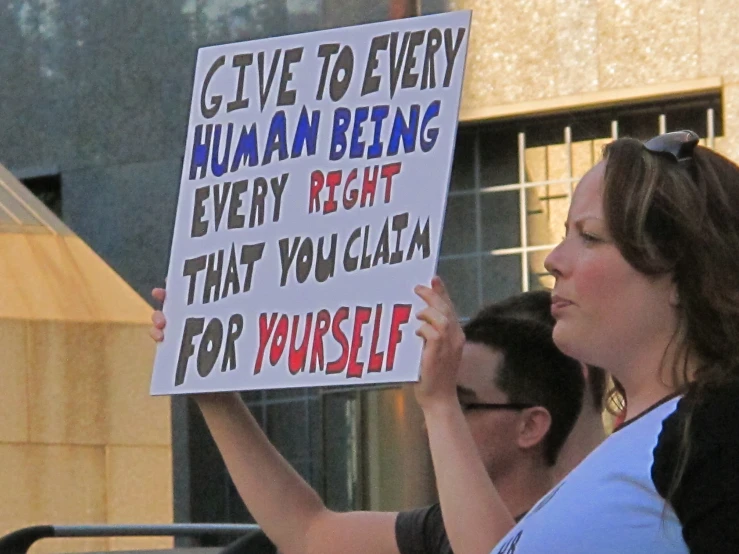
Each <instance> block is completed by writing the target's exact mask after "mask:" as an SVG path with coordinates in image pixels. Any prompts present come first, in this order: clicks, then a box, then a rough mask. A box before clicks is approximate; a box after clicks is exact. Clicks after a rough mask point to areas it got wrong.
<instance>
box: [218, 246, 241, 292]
mask: <svg viewBox="0 0 739 554" xmlns="http://www.w3.org/2000/svg"><path fill="white" fill-rule="evenodd" d="M240 288H241V285H240V284H239V272H238V267H237V264H236V247H235V246H234V245H233V244H232V245H231V254H230V255H229V256H228V267H227V268H226V278H225V279H224V281H223V291H222V296H221V298H226V297H227V296H228V295H229V294H238V293H239V289H240Z"/></svg>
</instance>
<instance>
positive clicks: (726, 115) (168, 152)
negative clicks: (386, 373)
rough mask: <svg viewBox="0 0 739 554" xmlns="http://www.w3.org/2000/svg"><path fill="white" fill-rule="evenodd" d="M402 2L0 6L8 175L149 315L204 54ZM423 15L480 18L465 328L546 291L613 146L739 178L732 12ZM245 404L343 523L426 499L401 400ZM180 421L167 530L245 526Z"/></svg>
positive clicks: (449, 249) (290, 398)
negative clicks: (578, 197) (576, 197)
mask: <svg viewBox="0 0 739 554" xmlns="http://www.w3.org/2000/svg"><path fill="white" fill-rule="evenodd" d="M392 4H393V2H390V3H386V2H370V1H369V0H351V1H350V2H346V1H339V0H280V1H276V0H159V1H156V2H154V1H150V0H127V1H126V2H119V1H115V0H95V1H93V0H64V1H62V0H2V1H0V37H2V40H3V50H2V54H0V124H1V125H2V132H0V163H2V164H3V165H5V166H6V167H8V168H9V169H10V170H11V171H12V172H13V173H14V174H15V175H16V176H17V177H19V178H21V179H22V180H23V181H24V182H25V183H26V184H27V186H29V188H31V189H32V190H33V191H34V192H36V193H37V194H38V195H39V196H40V197H41V198H42V199H44V200H45V201H46V203H47V205H49V206H50V207H52V209H54V210H56V212H57V214H59V215H60V216H61V218H62V219H63V221H64V222H65V223H66V224H67V225H68V226H69V227H70V228H71V229H72V230H74V231H75V232H76V233H77V234H78V235H79V236H80V237H81V238H82V239H84V240H85V241H87V242H88V243H89V244H90V245H91V246H92V248H93V249H94V250H95V251H96V252H97V253H98V254H99V255H100V256H101V257H102V258H103V259H104V260H105V261H106V262H107V263H109V264H110V265H111V266H112V267H113V268H114V269H115V270H116V271H117V272H118V273H119V274H120V275H121V276H122V277H123V278H124V279H125V280H126V281H127V282H128V283H130V284H131V286H132V287H133V288H134V289H135V290H136V291H138V292H139V293H140V294H141V295H142V296H143V297H144V298H147V299H148V295H149V291H150V289H151V287H152V286H157V285H162V284H163V282H164V277H165V273H166V270H167V262H168V252H169V245H170V241H171V233H172V228H173V225H174V210H175V206H176V195H177V190H178V188H179V175H180V169H181V163H182V151H183V146H184V142H185V133H186V122H187V115H188V114H187V110H188V105H189V96H190V90H191V77H192V71H193V68H194V61H195V54H196V50H197V48H198V47H199V46H203V45H208V44H215V43H222V42H230V41H237V40H248V39H255V38H263V37H266V36H278V35H283V34H287V33H295V32H302V31H310V30H317V29H322V28H328V27H336V26H342V25H349V24H357V23H364V22H371V21H377V20H381V19H385V18H387V17H389V15H390V14H391V13H392V12H391V10H390V7H391V5H392ZM415 7H416V9H418V8H420V11H421V12H422V13H433V12H437V11H440V10H444V9H472V10H473V19H472V21H473V23H472V31H471V36H470V47H469V52H468V59H467V66H466V73H465V86H464V93H463V103H462V113H461V123H460V130H459V134H458V141H457V147H456V152H455V158H454V166H453V171H452V181H451V184H450V191H451V192H450V197H449V201H448V209H447V214H446V219H445V228H444V235H443V240H442V247H441V249H442V251H441V254H442V256H441V261H440V265H439V273H440V274H441V276H442V277H443V278H444V279H445V281H446V282H447V283H448V286H449V288H450V290H451V293H452V296H453V299H454V301H455V303H456V305H457V307H458V310H459V312H460V314H461V315H462V316H463V317H469V316H470V315H472V314H473V313H474V312H475V311H476V310H477V309H478V308H479V307H480V306H481V305H483V304H485V303H486V302H490V301H493V300H496V299H500V298H503V297H505V296H507V295H509V294H511V293H514V292H517V291H520V290H528V289H534V288H540V287H545V286H547V285H548V284H549V281H548V276H547V275H546V272H545V271H544V269H543V259H544V257H545V256H546V254H547V253H548V252H549V250H551V248H552V247H553V246H554V244H556V242H557V241H558V240H559V237H560V235H561V231H560V230H561V229H562V228H563V223H564V218H565V215H566V211H567V205H568V198H569V197H570V195H571V193H572V190H573V188H574V186H575V185H576V182H577V180H578V178H579V177H580V176H581V175H582V174H583V172H584V171H585V170H587V168H589V167H590V166H591V165H592V164H593V163H594V162H595V161H597V159H598V158H599V155H600V148H601V146H602V145H603V144H604V143H605V142H607V141H608V140H610V139H611V138H612V137H615V136H624V135H630V136H636V137H638V138H647V137H649V136H652V135H654V134H657V133H658V132H662V131H666V130H667V131H669V130H674V129H678V128H683V127H690V128H693V129H695V130H696V131H697V132H698V133H699V134H700V135H701V136H702V137H704V142H705V143H706V144H708V145H709V146H712V147H715V148H716V149H718V150H719V151H721V152H723V153H725V154H727V155H728V156H729V157H731V158H733V159H734V160H737V159H739V41H737V40H735V38H734V37H735V29H736V28H738V27H739V0H723V1H722V2H719V1H718V0H675V1H673V2H669V3H666V2H654V1H646V0H578V1H575V2H573V1H569V0H499V1H491V0H457V1H456V2H452V3H446V2H443V1H441V0H439V1H435V2H432V1H431V0H424V1H423V2H416V6H415ZM244 397H245V399H246V400H247V402H248V403H249V405H250V407H251V408H252V410H253V412H254V413H255V415H256V416H257V419H258V420H259V421H260V423H261V424H262V426H263V428H264V429H265V430H266V431H267V433H268V435H269V436H270V437H271V438H272V440H273V441H274V442H275V444H276V445H277V447H278V448H279V449H280V450H281V451H282V452H283V454H284V455H285V456H286V457H287V458H288V459H289V460H290V462H291V463H293V465H294V466H295V467H296V468H297V469H298V471H299V472H300V473H301V474H302V475H303V476H305V477H306V478H307V479H308V481H309V482H311V484H313V486H315V487H316V488H317V490H318V491H319V492H320V493H321V494H322V496H323V497H324V498H325V499H326V501H327V503H328V504H329V505H330V506H331V507H333V508H337V509H351V508H389V509H398V508H402V507H405V506H408V505H411V504H415V503H420V502H423V501H425V500H426V499H428V498H431V497H432V496H433V486H432V484H431V475H430V465H429V464H428V459H427V456H426V455H425V454H419V452H421V451H422V450H423V448H424V447H423V441H422V439H420V438H419V437H420V435H419V433H420V419H419V416H418V413H417V411H416V410H415V408H414V405H413V401H412V398H411V395H410V394H409V390H408V389H407V388H399V389H394V390H393V391H390V392H388V393H383V392H381V391H364V392H363V391H354V390H340V391H317V390H291V391H267V392H251V393H246V394H245V395H244ZM172 410H173V411H172V426H173V429H172V440H173V444H172V451H173V460H174V461H173V464H174V466H173V467H174V472H173V474H174V514H175V519H177V520H181V521H243V520H245V519H247V518H248V514H247V512H246V510H245V509H244V507H243V506H242V505H241V503H240V502H239V500H238V498H237V496H236V494H235V491H234V489H233V486H232V484H231V482H230V480H229V479H228V477H227V475H226V474H225V471H224V469H223V465H222V462H221V461H220V458H219V457H218V455H217V452H216V451H215V449H214V447H213V445H212V443H211V441H210V438H209V436H208V434H207V432H206V431H205V429H204V426H203V423H202V421H201V420H200V418H199V415H198V414H197V411H196V410H195V409H194V408H193V406H192V405H190V404H188V403H187V402H186V401H184V400H182V399H174V401H173V403H172ZM399 422H402V423H399ZM389 426H390V427H392V428H393V429H395V430H396V431H395V432H394V433H385V432H381V430H382V429H383V428H384V429H387V428H389ZM388 441H390V442H392V443H393V444H397V445H404V447H405V449H406V450H404V449H403V448H393V449H390V448H383V445H387V443H388ZM413 456H416V457H418V459H422V460H423V463H421V464H420V467H421V470H419V471H414V470H413V464H406V465H403V464H404V463H405V462H404V461H403V460H407V459H409V457H413ZM398 464H401V466H402V470H401V471H393V469H394V468H397V466H398ZM415 467H419V466H418V464H416V465H415ZM393 474H394V476H393ZM205 475H207V476H208V477H207V478H203V476H205ZM399 481H402V482H404V483H405V484H406V486H405V487H402V486H396V485H397V484H398V482H399ZM383 483H391V484H392V486H385V485H383ZM414 489H417V490H419V491H421V492H419V493H417V494H416V493H412V492H411V491H412V490H414Z"/></svg>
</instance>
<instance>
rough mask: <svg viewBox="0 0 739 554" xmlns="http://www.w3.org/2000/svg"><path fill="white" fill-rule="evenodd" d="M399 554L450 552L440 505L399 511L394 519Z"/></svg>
mask: <svg viewBox="0 0 739 554" xmlns="http://www.w3.org/2000/svg"><path fill="white" fill-rule="evenodd" d="M395 542H397V544H398V550H399V551H400V554H452V549H451V547H450V545H449V539H448V538H447V536H446V529H445V528H444V521H443V520H442V518H441V505H439V504H434V505H433V506H429V507H427V508H419V509H417V510H411V511H408V512H400V513H399V514H398V517H397V519H396V520H395Z"/></svg>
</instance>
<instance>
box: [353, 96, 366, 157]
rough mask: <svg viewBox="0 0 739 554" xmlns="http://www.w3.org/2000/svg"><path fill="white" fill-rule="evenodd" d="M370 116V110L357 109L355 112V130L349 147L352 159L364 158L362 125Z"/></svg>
mask: <svg viewBox="0 0 739 554" xmlns="http://www.w3.org/2000/svg"><path fill="white" fill-rule="evenodd" d="M368 116H369V108H368V107H366V106H365V107H361V108H357V109H356V110H355V112H354V128H353V129H352V144H351V146H350V147H349V157H350V158H361V157H362V156H364V141H363V140H362V141H360V140H359V139H360V137H361V136H362V124H363V123H364V122H365V121H367V117H368Z"/></svg>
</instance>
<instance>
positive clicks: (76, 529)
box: [54, 523, 259, 537]
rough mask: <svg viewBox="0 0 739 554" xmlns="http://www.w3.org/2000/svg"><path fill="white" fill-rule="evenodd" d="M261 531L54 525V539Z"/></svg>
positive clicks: (222, 526) (226, 526) (225, 526)
mask: <svg viewBox="0 0 739 554" xmlns="http://www.w3.org/2000/svg"><path fill="white" fill-rule="evenodd" d="M253 531H259V525H255V524H249V523H243V524H242V523H216V524H211V523H182V524H172V525H54V537H161V536H172V535H188V536H200V535H240V534H242V533H249V532H253Z"/></svg>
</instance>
